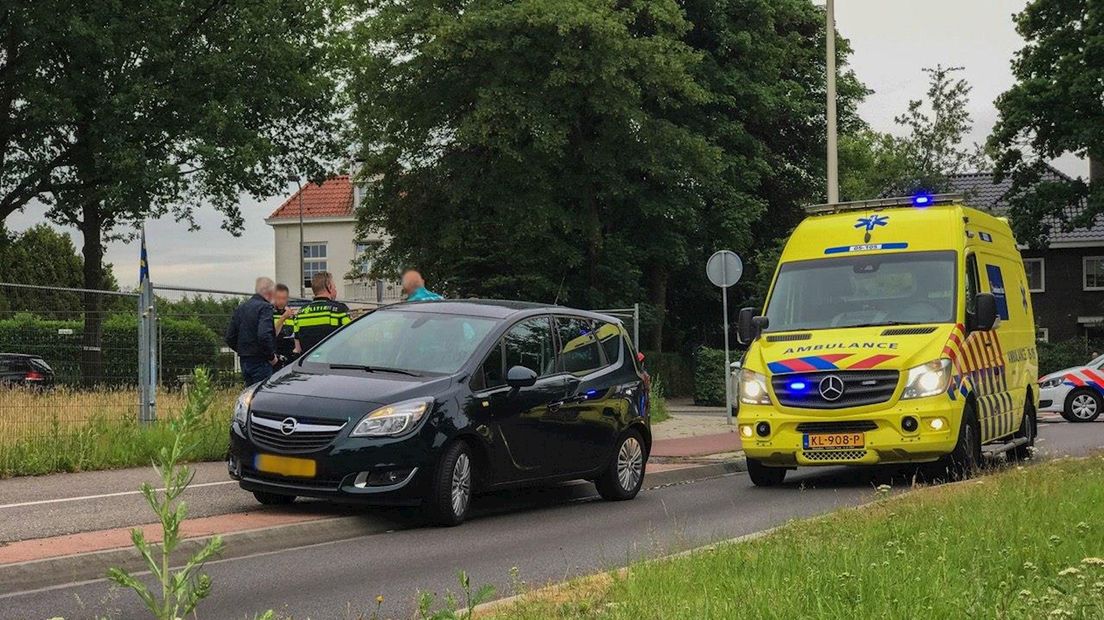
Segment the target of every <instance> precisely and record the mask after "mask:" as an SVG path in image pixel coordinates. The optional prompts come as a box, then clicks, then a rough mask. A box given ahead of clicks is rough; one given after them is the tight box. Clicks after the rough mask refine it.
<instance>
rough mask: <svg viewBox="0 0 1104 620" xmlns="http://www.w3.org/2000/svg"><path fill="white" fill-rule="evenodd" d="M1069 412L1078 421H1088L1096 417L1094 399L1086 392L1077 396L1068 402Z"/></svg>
mask: <svg viewBox="0 0 1104 620" xmlns="http://www.w3.org/2000/svg"><path fill="white" fill-rule="evenodd" d="M1070 412H1071V413H1072V414H1073V417H1075V418H1077V419H1078V420H1088V419H1089V418H1092V417H1093V416H1095V415H1096V399H1095V398H1093V396H1092V394H1089V393H1088V392H1083V393H1081V394H1078V395H1077V396H1074V397H1073V400H1072V401H1070Z"/></svg>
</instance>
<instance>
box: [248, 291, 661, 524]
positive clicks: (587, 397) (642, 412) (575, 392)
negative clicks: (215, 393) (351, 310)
mask: <svg viewBox="0 0 1104 620" xmlns="http://www.w3.org/2000/svg"><path fill="white" fill-rule="evenodd" d="M230 443H231V450H230V457H229V462H228V466H229V469H230V473H231V475H232V476H233V477H234V478H236V479H238V480H239V482H240V485H241V487H242V488H243V489H246V490H248V491H252V492H253V494H254V495H255V496H256V498H257V500H258V501H260V502H261V503H263V504H276V503H287V502H290V501H292V500H293V499H294V498H295V497H296V496H306V497H329V498H340V499H342V500H358V501H363V502H366V503H373V504H391V505H421V506H423V507H424V509H425V510H426V512H427V514H428V516H430V517H431V518H432V520H434V521H436V522H437V523H439V524H442V525H455V524H458V523H460V522H462V521H463V520H464V518H465V517H466V516H467V515H468V510H469V507H470V505H471V498H472V495H473V493H477V492H479V491H482V490H488V489H498V488H506V487H513V486H523V485H529V484H532V483H535V482H545V481H559V480H573V479H586V480H592V481H594V483H595V485H596V486H597V488H598V492H599V493H600V494H601V495H602V497H604V498H606V499H610V500H626V499H632V498H633V497H635V496H636V494H637V493H638V492H639V491H640V486H641V483H642V481H643V478H644V470H645V466H646V464H647V460H648V451H649V448H650V446H651V430H650V424H649V418H648V394H647V390H646V388H645V385H644V373H643V370H642V369H641V367H640V365H639V361H638V359H637V356H636V352H635V351H634V349H633V345H632V343H631V340H630V338H629V336H628V333H627V332H626V330H625V328H624V327H623V326H622V325H621V323H620V322H619V321H617V320H616V319H613V318H610V317H608V316H604V315H600V314H595V313H591V312H585V311H581V310H571V309H568V308H562V307H558V306H548V305H537V304H526V303H518V302H501V301H483V300H479V301H438V302H428V303H407V304H398V305H395V306H390V307H386V308H382V309H380V310H376V311H375V312H372V313H370V314H368V315H365V316H363V317H361V318H359V319H357V320H355V321H353V322H352V323H351V324H349V325H348V326H346V327H344V328H342V329H340V330H338V331H336V332H334V333H333V334H331V335H330V336H329V337H328V338H326V339H325V340H323V341H322V342H321V343H319V344H318V345H317V346H315V347H314V348H313V349H311V350H310V351H308V352H306V354H304V355H303V356H302V357H301V358H300V359H299V360H298V361H296V362H295V363H293V364H291V365H290V366H288V367H287V368H285V369H283V370H281V371H279V372H277V373H276V374H275V375H273V377H272V378H271V379H269V380H268V381H266V382H264V383H263V384H259V385H257V386H254V387H252V388H249V389H247V390H246V391H245V392H243V393H242V395H241V397H240V398H239V401H238V404H237V406H236V408H235V411H234V421H233V424H232V425H231V431H230Z"/></svg>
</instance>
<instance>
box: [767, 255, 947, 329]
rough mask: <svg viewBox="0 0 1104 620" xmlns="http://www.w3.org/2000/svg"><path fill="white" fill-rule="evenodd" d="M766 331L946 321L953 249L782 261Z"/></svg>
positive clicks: (768, 307) (769, 305)
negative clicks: (790, 261)
mask: <svg viewBox="0 0 1104 620" xmlns="http://www.w3.org/2000/svg"><path fill="white" fill-rule="evenodd" d="M767 317H768V318H769V319H770V322H769V324H768V328H767V330H768V331H771V332H780V331H792V330H798V329H832V328H841V327H862V326H872V325H910V324H917V323H950V322H953V321H954V319H955V253H954V252H901V253H894V254H877V255H867V256H846V257H840V258H825V259H819V260H807V261H796V262H792V263H785V264H783V265H782V268H781V269H780V270H779V272H778V280H777V281H776V282H775V285H774V291H773V293H772V294H771V298H770V302H769V303H768V304H767Z"/></svg>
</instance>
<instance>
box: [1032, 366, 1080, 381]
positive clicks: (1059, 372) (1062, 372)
mask: <svg viewBox="0 0 1104 620" xmlns="http://www.w3.org/2000/svg"><path fill="white" fill-rule="evenodd" d="M1086 368H1088V367H1087V366H1073V367H1071V368H1063V369H1062V370H1056V371H1054V372H1052V373H1050V374H1049V375H1044V376H1042V377H1039V383H1042V382H1043V381H1046V380H1048V379H1057V378H1061V377H1064V376H1066V375H1068V374H1070V373H1073V372H1080V371H1082V370H1085V369H1086Z"/></svg>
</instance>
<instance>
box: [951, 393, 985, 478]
mask: <svg viewBox="0 0 1104 620" xmlns="http://www.w3.org/2000/svg"><path fill="white" fill-rule="evenodd" d="M943 463H944V464H945V465H946V470H947V472H948V473H949V474H950V475H951V477H953V478H959V479H966V478H969V477H970V476H973V475H974V473H975V472H977V470H978V468H980V467H981V432H980V430H979V428H978V423H977V416H976V415H975V414H974V408H973V407H972V406H967V407H966V409H965V410H964V411H963V412H962V424H961V425H960V426H959V427H958V443H956V444H955V447H954V450H952V451H951V453H950V454H948V455H947V456H946V457H945V458H944V459H943Z"/></svg>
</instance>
